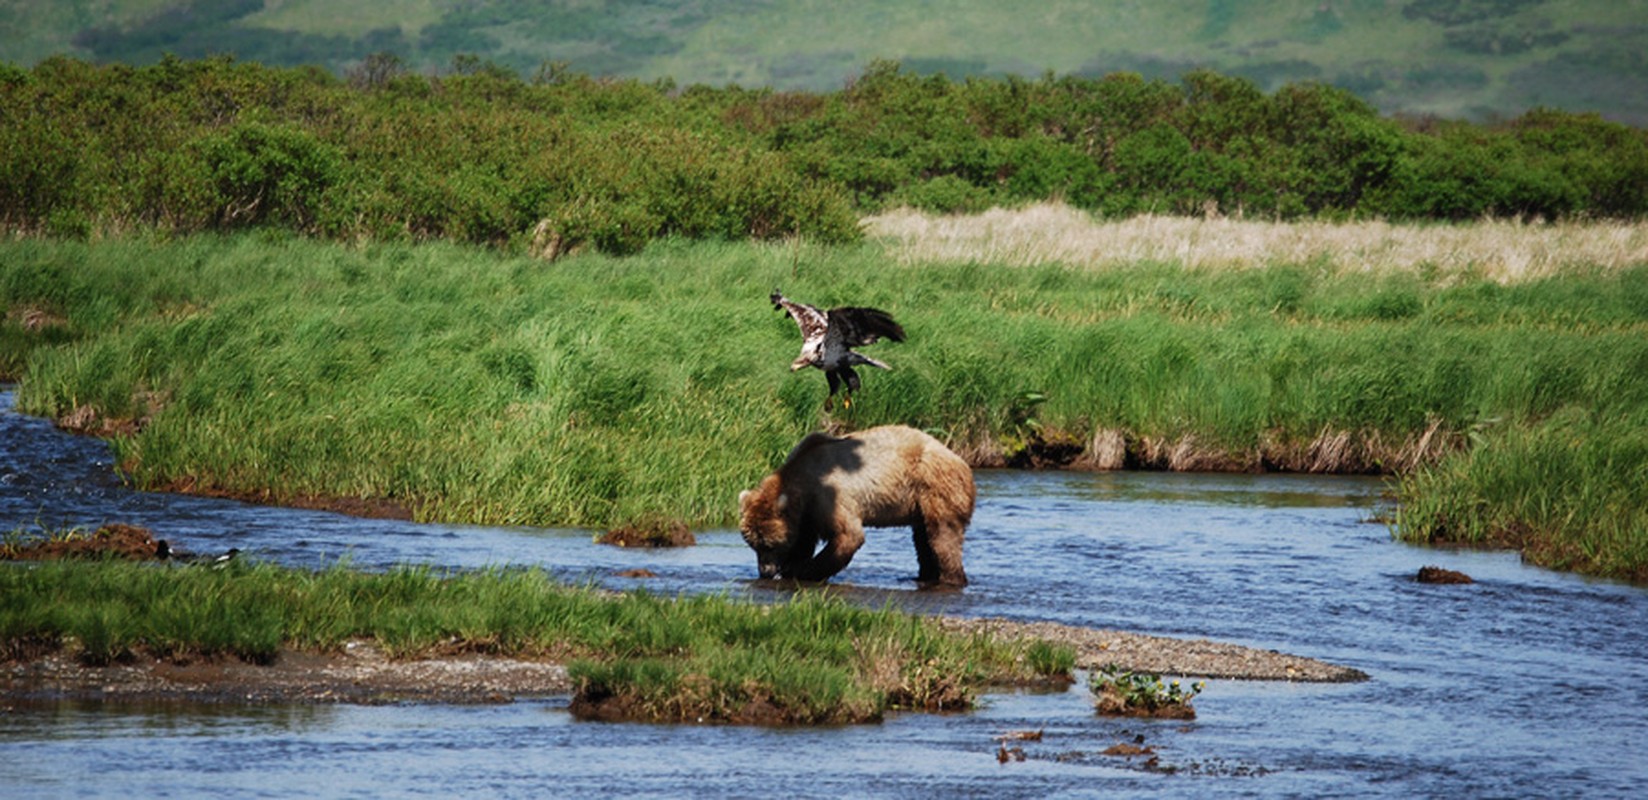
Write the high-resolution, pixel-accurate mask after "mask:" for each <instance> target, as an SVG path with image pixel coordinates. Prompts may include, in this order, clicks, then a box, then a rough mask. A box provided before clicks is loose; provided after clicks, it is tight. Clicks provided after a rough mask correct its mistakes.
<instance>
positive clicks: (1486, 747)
mask: <svg viewBox="0 0 1648 800" xmlns="http://www.w3.org/2000/svg"><path fill="white" fill-rule="evenodd" d="M12 401H13V398H12V395H11V393H10V392H0V529H3V530H14V529H19V528H23V529H31V530H32V529H37V528H41V527H44V528H50V529H58V528H63V527H70V526H82V527H86V528H92V527H96V526H97V525H100V524H102V523H105V522H126V523H132V524H138V525H143V526H145V527H148V528H150V529H152V530H154V531H155V533H156V536H157V537H160V538H166V539H168V540H170V541H172V542H173V543H174V545H178V546H183V547H186V548H188V549H190V550H193V551H196V552H206V553H210V552H217V551H221V550H226V549H228V548H230V547H236V548H239V549H240V550H241V551H243V552H245V553H247V554H250V555H252V556H254V557H258V558H263V559H269V560H273V561H277V562H280V563H284V564H290V565H299V566H316V567H318V566H325V565H330V564H333V563H336V562H337V561H338V559H340V558H347V559H349V560H350V562H351V563H353V564H354V565H356V566H359V567H362V568H369V569H374V568H381V567H386V566H391V565H397V564H408V563H415V564H435V565H443V566H451V567H460V568H464V567H480V566H493V565H504V564H509V565H532V566H541V567H544V568H545V569H548V570H550V571H552V572H554V573H556V574H558V575H562V576H564V577H566V578H567V579H568V580H579V581H582V580H594V581H597V582H600V583H603V584H605V585H608V586H611V587H613V588H631V587H637V586H645V587H646V588H648V589H649V590H650V591H653V592H657V593H663V594H675V593H681V592H720V593H726V594H730V595H734V596H749V597H753V598H755V599H759V600H768V599H773V598H774V597H775V596H777V595H776V594H775V590H772V589H766V588H760V586H758V585H756V584H754V582H753V581H752V579H753V578H754V577H755V558H754V555H753V554H752V553H751V552H750V551H749V550H748V549H747V548H746V547H745V546H744V544H743V541H742V540H741V539H740V538H739V536H738V534H737V532H736V531H731V530H715V531H703V532H699V534H698V539H699V544H698V546H696V547H691V548H685V549H681V550H665V551H645V550H624V549H619V548H613V547H607V546H601V545H595V544H593V543H591V534H590V532H589V531H584V530H562V529H542V528H487V527H476V526H460V525H438V524H415V523H408V522H398V521H380V520H362V519H356V518H351V517H344V516H340V515H336V514H330V513H325V512H315V511H302V510H292V509H280V508H268V507H260V506H252V505H246V504H242V503H237V502H233V501H224V500H212V499H205V498H198V497H188V496H181V495H168V494H150V493H141V492H134V491H131V490H129V489H127V488H126V487H124V486H123V485H122V483H121V481H120V480H119V478H118V477H117V475H116V474H115V472H114V467H113V463H112V461H113V459H112V456H111V455H110V452H109V449H108V447H107V446H106V445H104V444H103V443H102V442H100V441H98V440H95V439H89V438H83V437H74V436H68V435H65V434H63V433H60V432H58V431H57V430H55V429H54V428H53V427H52V426H51V425H50V424H49V423H47V422H45V421H43V420H39V419H34V418H30V417H25V416H21V415H19V414H16V413H15V412H14V411H13V410H12ZM978 483H979V497H980V500H979V507H978V512H977V514H976V516H975V519H974V523H973V526H972V528H970V529H969V531H968V541H967V570H968V575H969V577H970V578H971V579H972V585H970V586H969V587H967V589H966V590H965V591H963V592H959V593H918V592H915V591H913V590H912V583H911V582H910V580H909V579H910V577H911V576H912V575H913V572H914V567H915V561H914V556H913V554H912V553H911V552H910V550H909V547H910V545H909V536H908V534H907V533H899V532H895V531H884V532H880V535H877V532H874V531H872V532H871V538H870V541H869V543H868V544H867V545H866V546H865V548H864V550H863V551H861V552H860V554H859V555H858V557H857V558H856V559H855V560H854V562H853V563H852V565H851V566H850V567H849V568H848V569H847V570H846V571H845V572H843V573H842V574H841V575H840V576H838V580H837V581H836V584H835V585H836V588H837V589H838V590H839V591H841V592H842V593H844V594H846V595H847V596H849V597H852V598H855V599H856V600H858V601H861V602H864V603H867V604H870V605H873V606H878V607H879V606H882V605H887V604H891V605H895V606H899V607H904V608H908V609H910V610H913V611H920V612H928V613H947V614H957V615H978V616H1004V617H1009V618H1015V619H1025V620H1036V619H1046V620H1053V621H1057V622H1064V623H1070V624H1077V625H1089V626H1095V627H1106V628H1121V629H1126V630H1134V631H1139V632H1143V633H1153V634H1161V635H1171V636H1184V637H1206V638H1211V639H1217V640H1221V641H1230V642H1235V643H1239V644H1245V645H1249V646H1254V647H1261V648H1273V649H1277V650H1282V651H1284V652H1289V653H1294V654H1297V655H1303V656H1310V657H1314V658H1320V659H1324V660H1328V661H1332V662H1335V663H1339V664H1344V665H1347V666H1352V667H1356V668H1358V669H1360V670H1362V671H1364V672H1366V673H1368V674H1369V675H1370V676H1371V679H1370V680H1368V681H1366V682H1362V683H1354V684H1333V685H1320V684H1298V683H1267V682H1244V681H1210V682H1209V684H1208V687H1207V690H1206V691H1205V693H1204V694H1202V696H1201V697H1199V698H1197V701H1196V708H1197V711H1198V718H1197V719H1196V720H1195V721H1193V722H1190V723H1184V722H1153V721H1143V722H1141V721H1137V720H1115V719H1107V718H1101V717H1098V716H1096V715H1094V714H1093V712H1092V709H1091V705H1090V702H1089V700H1088V698H1087V696H1086V692H1085V690H1084V689H1083V688H1082V687H1081V686H1080V685H1079V684H1078V685H1077V686H1076V687H1073V688H1072V689H1071V690H1069V691H1067V692H1056V693H1043V694H1034V693H1008V694H996V695H990V696H987V697H986V698H985V704H984V707H983V708H982V709H980V710H978V711H975V712H972V713H967V714H956V715H932V714H900V715H894V716H892V717H890V718H889V719H888V720H887V721H885V722H884V723H881V724H878V725H865V726H853V727H842V728H825V729H778V730H771V729H759V728H737V727H716V726H681V725H667V726H666V725H640V724H618V725H614V724H603V723H584V722H577V721H574V720H573V719H571V717H570V715H569V714H568V713H567V712H566V705H567V698H565V697H552V698H546V699H536V700H525V701H518V702H515V703H511V704H505V705H493V706H447V705H404V706H381V707H364V706H275V707H234V706H222V705H206V706H190V705H177V704H166V705H156V706H144V705H141V704H97V703H71V702H63V703H57V704H43V705H41V704H30V705H20V706H17V707H12V708H3V709H0V752H3V753H4V757H3V758H0V787H5V791H4V794H5V796H6V797H58V796H84V797H99V796H160V795H181V796H192V795H202V794H208V793H210V794H213V795H225V796H282V797H286V796H303V797H310V796H329V797H342V796H373V797H376V796H385V795H418V794H429V795H443V796H444V795H453V794H486V795H504V796H514V795H533V796H544V795H550V796H589V795H595V796H646V797H656V796H706V797H718V798H720V797H726V798H732V797H756V796H761V797H772V796H783V795H801V796H842V795H851V796H876V797H929V796H936V795H943V796H974V795H981V796H991V797H1013V796H1026V797H1047V796H1089V795H1115V794H1121V795H1128V796H1132V795H1166V796H1184V795H1193V796H1263V797H1270V796H1311V797H1321V796H1333V795H1350V796H1390V797H1414V796H1450V797H1452V796H1474V797H1508V796H1546V797H1577V796H1585V797H1611V796H1618V797H1625V796H1640V795H1641V794H1642V793H1643V792H1644V791H1645V790H1648V637H1645V636H1644V633H1643V631H1644V628H1645V623H1648V591H1645V590H1643V589H1641V588H1637V587H1632V586H1628V585H1623V584H1618V583H1612V582H1605V581H1597V580H1590V579H1585V578H1580V577H1577V576H1573V575H1567V574H1560V573H1554V572H1550V571H1545V570H1540V569H1535V568H1532V567H1528V566H1524V565H1523V564H1521V563H1520V561H1519V559H1518V558H1517V557H1516V555H1514V554H1510V553H1502V552H1472V551H1453V550H1432V549H1422V548H1416V547H1412V546H1408V545H1404V544H1400V543H1396V542H1393V541H1392V540H1391V537H1390V534H1389V531H1388V529H1387V528H1386V527H1385V526H1384V525H1382V524H1379V523H1376V522H1372V521H1370V520H1372V519H1373V518H1375V517H1376V516H1378V515H1379V514H1381V513H1382V511H1383V510H1385V508H1384V507H1385V504H1386V501H1385V500H1383V499H1382V496H1381V490H1382V488H1383V486H1382V484H1381V483H1379V482H1378V481H1374V480H1368V479H1360V478H1326V477H1306V476H1276V475H1265V476H1252V475H1186V474H1164V473H1100V474H1087V473H1021V472H1008V471H983V472H980V473H979V474H978ZM728 502H729V503H731V502H733V499H732V498H729V499H728ZM1427 564H1436V565H1439V566H1443V567H1446V568H1449V569H1456V570H1460V571H1463V572H1465V573H1467V574H1469V575H1471V576H1472V577H1474V578H1475V579H1476V581H1477V582H1476V583H1474V584H1470V585H1463V586H1434V585H1426V584H1419V583H1416V582H1415V581H1414V580H1413V576H1414V574H1415V573H1416V572H1417V571H1418V568H1419V567H1420V566H1423V565H1427ZM639 567H644V568H646V569H648V570H651V571H652V572H654V573H656V574H657V575H658V577H656V578H650V579H631V578H620V577H616V576H615V573H616V572H618V571H620V570H625V569H631V568H639ZM1016 730H1042V731H1044V733H1043V737H1042V740H1041V741H1039V742H1023V743H1021V744H1020V745H1019V746H1021V747H1022V748H1023V750H1024V755H1025V760H1024V761H1017V760H1010V761H1008V762H1006V763H1002V762H1000V761H998V757H997V752H998V748H999V745H998V743H997V741H996V737H997V736H999V735H1001V734H1003V733H1006V732H1008V731H1016ZM1123 742H1125V743H1129V744H1135V743H1138V744H1142V745H1143V746H1147V747H1149V748H1151V749H1152V750H1153V751H1154V755H1155V760H1154V761H1150V760H1149V758H1148V757H1135V758H1131V759H1129V758H1124V757H1117V756H1107V755H1102V754H1101V752H1102V751H1103V750H1105V749H1106V748H1109V747H1110V746H1112V745H1114V744H1117V743H1123Z"/></svg>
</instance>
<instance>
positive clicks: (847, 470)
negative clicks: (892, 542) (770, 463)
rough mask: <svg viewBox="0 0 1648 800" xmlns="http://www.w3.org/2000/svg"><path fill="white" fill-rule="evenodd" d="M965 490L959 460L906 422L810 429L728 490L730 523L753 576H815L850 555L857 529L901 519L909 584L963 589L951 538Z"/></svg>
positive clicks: (964, 517)
mask: <svg viewBox="0 0 1648 800" xmlns="http://www.w3.org/2000/svg"><path fill="white" fill-rule="evenodd" d="M974 496H975V492H974V488H973V471H972V469H970V468H968V466H967V462H965V461H962V460H961V457H960V456H958V455H956V454H955V453H953V452H951V451H950V448H948V447H945V446H944V445H943V444H942V443H940V442H939V440H937V439H934V438H933V437H931V436H928V435H927V434H925V433H922V432H921V431H918V430H916V429H915V428H909V427H905V426H903V425H889V426H884V427H880V428H871V429H869V430H866V431H859V432H858V433H852V434H848V435H846V436H844V437H835V436H830V435H829V434H825V433H811V434H808V435H807V436H806V438H804V439H802V440H801V442H800V443H799V444H797V445H796V446H795V449H794V450H791V451H790V456H789V458H787V459H785V461H784V465H783V466H781V467H779V468H778V471H777V472H774V473H773V474H771V475H768V476H767V477H766V478H765V479H763V480H762V481H761V485H760V486H759V487H757V488H756V489H754V490H746V491H744V492H742V493H740V494H739V495H738V505H739V529H740V530H741V531H742V532H743V534H744V541H745V542H746V543H748V544H749V546H750V547H751V548H753V549H754V550H755V559H756V564H757V566H758V567H759V569H760V572H761V577H763V578H775V577H783V578H794V579H797V580H803V581H823V580H828V579H829V578H830V577H831V576H833V575H835V574H836V573H838V572H840V571H841V570H842V569H843V568H845V567H846V566H847V563H848V562H850V561H852V560H853V554H854V553H856V552H858V548H859V547H860V546H862V545H863V544H864V528H865V527H871V528H885V527H892V526H898V525H909V526H910V530H911V533H912V537H911V538H912V539H914V541H915V546H916V563H917V564H918V565H919V567H920V570H919V572H918V573H917V575H916V580H917V581H918V582H920V583H921V584H922V585H923V586H933V585H941V586H966V585H967V572H966V571H965V570H963V569H962V566H961V544H962V538H963V536H964V534H965V533H966V531H967V524H968V523H969V522H971V521H972V519H973V500H974ZM820 542H823V544H824V547H823V549H821V550H818V552H817V553H814V552H813V551H814V549H815V548H817V547H818V544H819V543H820Z"/></svg>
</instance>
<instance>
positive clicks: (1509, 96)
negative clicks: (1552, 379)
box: [0, 0, 1648, 125]
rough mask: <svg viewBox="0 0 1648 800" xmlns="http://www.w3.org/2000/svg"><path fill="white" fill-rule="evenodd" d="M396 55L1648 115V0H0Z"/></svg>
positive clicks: (89, 34) (124, 31) (157, 50)
mask: <svg viewBox="0 0 1648 800" xmlns="http://www.w3.org/2000/svg"><path fill="white" fill-rule="evenodd" d="M340 6H341V7H340ZM1027 7H1028V8H1029V9H1030V10H1027ZM380 52H389V53H394V54H395V55H397V56H399V57H400V58H401V59H402V60H403V61H404V62H405V63H406V64H409V65H411V66H413V67H415V68H417V69H420V70H443V69H446V68H447V67H448V65H450V64H451V63H452V61H453V58H454V57H455V56H458V55H460V54H463V55H474V56H478V57H479V58H481V59H483V60H485V61H490V62H492V63H494V64H496V65H498V66H502V67H506V68H508V69H511V70H514V71H517V72H518V73H520V74H522V75H523V76H530V75H532V74H533V73H534V71H535V70H537V69H540V68H541V67H542V66H543V65H545V64H549V63H556V62H560V63H564V64H565V65H566V67H568V68H570V69H571V70H573V71H576V72H582V73H587V74H590V75H597V76H618V77H632V78H640V79H643V80H655V79H668V80H673V81H674V82H676V83H677V84H679V85H689V84H694V83H706V84H710V85H723V84H728V83H736V84H739V85H742V86H746V87H756V86H770V87H773V88H777V89H802V90H814V91H818V90H832V89H839V88H841V87H842V86H843V85H844V84H845V83H846V82H847V81H850V80H852V79H853V77H854V76H855V75H857V74H859V73H860V72H862V71H863V69H864V68H865V66H866V65H867V64H869V63H870V62H871V61H872V60H873V59H878V58H887V59H896V60H900V61H902V62H903V63H904V65H905V66H906V68H908V69H911V70H915V71H918V72H943V73H945V74H948V75H950V76H951V77H958V78H959V77H964V76H968V75H991V76H1000V75H1004V74H1019V75H1025V76H1038V75H1041V74H1043V73H1045V72H1048V71H1051V72H1053V73H1056V74H1075V75H1084V76H1093V75H1100V74H1105V73H1109V72H1116V71H1130V72H1138V73H1141V74H1143V75H1145V76H1146V77H1151V78H1165V79H1169V80H1172V79H1176V78H1177V77H1178V76H1179V75H1181V74H1183V73H1184V72H1186V71H1188V70H1190V69H1192V68H1196V67H1208V68H1212V69H1214V70H1217V71H1220V72H1223V73H1227V74H1233V75H1240V76H1244V77H1247V78H1250V79H1252V80H1254V81H1255V82H1256V83H1258V84H1259V86H1260V87H1262V88H1264V89H1266V90H1273V89H1275V88H1277V87H1278V86H1281V85H1283V84H1285V83H1289V82H1300V81H1314V82H1322V83H1330V84H1333V85H1336V86H1340V87H1343V88H1346V89H1349V90H1351V91H1353V92H1355V93H1356V94H1358V95H1359V96H1361V97H1363V98H1365V99H1367V100H1369V101H1370V102H1372V103H1373V104H1374V105H1375V106H1377V107H1378V108H1379V109H1380V110H1381V111H1384V112H1387V113H1406V114H1416V115H1437V116H1442V117H1451V118H1465V119H1472V120H1477V121H1482V120H1493V119H1496V118H1503V117H1511V116H1515V115H1517V114H1520V113H1522V112H1523V111H1525V110H1527V109H1529V108H1532V107H1536V106H1545V107H1551V108H1559V109H1563V110H1568V111H1595V112H1599V113H1601V114H1602V115H1603V116H1604V117H1606V118H1608V119H1611V120H1615V121H1620V122H1627V123H1631V124H1635V125H1648V92H1643V91H1642V90H1641V88H1640V87H1642V86H1644V85H1648V0H1309V1H1308V2H1306V1H1301V0H1198V1H1197V2H1184V1H1180V2H1146V1H1145V0H1107V1H1103V2H1092V1H1089V2H1079V1H1078V0H1046V1H1045V2H1040V3H1036V4H1034V5H1033V6H1030V5H1029V4H1009V3H997V2H992V1H991V0H898V1H896V2H895V1H894V0H830V1H829V2H823V1H821V0H793V2H777V1H776V0H769V1H768V2H759V1H757V2H751V1H750V0H608V1H607V2H599V3H598V2H590V1H589V0H379V2H373V3H359V4H339V3H335V2H329V1H328V0H52V1H51V2H43V1H42V0H0V61H6V62H10V63H14V64H17V65H20V66H30V65H33V64H35V63H37V62H38V61H40V60H42V59H44V58H47V57H50V56H52V55H56V54H62V55H68V56H72V57H76V58H82V59H88V60H93V61H100V62H127V63H135V64H142V63H151V62H153V61H155V60H157V59H158V58H160V57H161V56H162V55H163V54H165V53H173V54H176V55H179V56H182V57H186V58H191V57H199V56H205V55H208V54H212V53H232V54H234V55H235V56H236V57H237V58H240V59H245V60H255V61H261V62H264V63H268V64H274V65H295V64H319V65H322V66H325V67H327V68H329V69H331V70H334V71H336V72H339V73H342V72H345V71H347V70H349V69H350V68H352V67H353V66H354V65H356V64H358V63H360V61H361V59H363V58H364V57H365V56H366V55H368V54H372V53H380Z"/></svg>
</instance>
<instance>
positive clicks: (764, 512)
mask: <svg viewBox="0 0 1648 800" xmlns="http://www.w3.org/2000/svg"><path fill="white" fill-rule="evenodd" d="M788 503H789V498H788V497H786V496H785V494H784V493H783V490H782V487H781V486H780V485H779V480H778V476H776V475H769V476H768V477H767V479H766V480H764V481H762V482H761V486H760V487H758V488H756V489H748V490H745V491H743V492H739V494H738V530H739V532H740V533H743V534H744V543H745V544H747V545H749V546H750V549H751V550H754V551H755V563H756V568H757V569H758V570H760V572H761V577H763V578H776V577H779V576H780V575H782V574H784V573H785V572H786V571H787V568H788V567H790V566H791V565H790V563H789V562H790V561H791V559H792V553H796V552H798V551H799V549H798V548H797V547H796V541H795V536H794V535H793V534H792V533H791V531H792V528H791V526H790V522H789V518H788V517H787V516H786V515H785V513H784V512H785V510H786V506H787V505H788ZM808 549H809V550H810V548H808ZM811 555H812V553H811V552H807V553H806V554H804V555H802V556H801V557H802V558H806V557H810V556H811Z"/></svg>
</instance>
